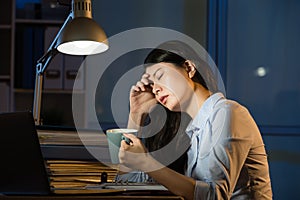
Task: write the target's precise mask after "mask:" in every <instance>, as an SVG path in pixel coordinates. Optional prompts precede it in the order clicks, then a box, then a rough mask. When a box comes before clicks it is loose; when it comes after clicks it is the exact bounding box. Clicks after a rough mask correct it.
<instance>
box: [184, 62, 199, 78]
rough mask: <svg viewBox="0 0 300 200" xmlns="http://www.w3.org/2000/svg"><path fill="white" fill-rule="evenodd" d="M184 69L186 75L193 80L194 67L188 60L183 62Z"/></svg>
mask: <svg viewBox="0 0 300 200" xmlns="http://www.w3.org/2000/svg"><path fill="white" fill-rule="evenodd" d="M184 65H185V69H186V71H187V73H188V76H189V78H193V77H194V76H195V74H196V65H195V63H193V62H192V61H190V60H186V61H185V62H184Z"/></svg>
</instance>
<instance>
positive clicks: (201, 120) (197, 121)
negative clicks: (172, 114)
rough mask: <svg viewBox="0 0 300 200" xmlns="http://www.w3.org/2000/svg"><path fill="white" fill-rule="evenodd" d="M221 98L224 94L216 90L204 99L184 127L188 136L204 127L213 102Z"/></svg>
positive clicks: (213, 104)
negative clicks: (192, 117)
mask: <svg viewBox="0 0 300 200" xmlns="http://www.w3.org/2000/svg"><path fill="white" fill-rule="evenodd" d="M222 98H224V95H223V94H222V93H220V92H218V93H214V94H212V95H211V96H210V97H208V98H207V99H206V100H205V101H204V103H203V105H202V106H201V108H200V110H199V111H198V113H197V115H196V116H195V118H194V119H193V120H192V121H191V122H190V123H189V125H188V126H187V128H186V133H187V134H188V136H189V137H192V135H193V133H194V131H195V130H199V129H202V128H203V127H204V124H205V123H206V121H207V119H208V117H209V115H210V114H211V112H212V110H213V108H214V106H215V104H216V103H217V102H218V101H219V100H220V99H222Z"/></svg>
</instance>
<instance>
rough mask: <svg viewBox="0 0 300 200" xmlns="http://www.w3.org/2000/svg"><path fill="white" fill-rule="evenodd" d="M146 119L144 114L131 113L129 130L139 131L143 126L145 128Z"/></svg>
mask: <svg viewBox="0 0 300 200" xmlns="http://www.w3.org/2000/svg"><path fill="white" fill-rule="evenodd" d="M145 119H146V114H144V113H133V112H130V113H129V117H128V124H127V127H128V128H133V129H137V130H139V129H140V127H141V126H143V124H144V122H145Z"/></svg>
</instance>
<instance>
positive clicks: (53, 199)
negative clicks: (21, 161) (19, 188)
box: [0, 195, 184, 200]
mask: <svg viewBox="0 0 300 200" xmlns="http://www.w3.org/2000/svg"><path fill="white" fill-rule="evenodd" d="M0 199H20V200H31V199H32V200H38V199H41V200H48V199H49V200H73V199H79V200H82V199H88V200H97V199H110V200H113V199H134V200H136V199H149V200H150V199H161V200H163V199H166V200H184V199H183V198H182V197H179V196H156V195H154V196H152V195H151V196H150V195H148V196H141V195H134V196H132V195H115V196H107V195H101V196H98V195H93V196H87V195H84V196H74V195H70V196H69V195H68V196H0Z"/></svg>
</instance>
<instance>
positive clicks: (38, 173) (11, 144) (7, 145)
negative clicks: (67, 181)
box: [0, 112, 166, 195]
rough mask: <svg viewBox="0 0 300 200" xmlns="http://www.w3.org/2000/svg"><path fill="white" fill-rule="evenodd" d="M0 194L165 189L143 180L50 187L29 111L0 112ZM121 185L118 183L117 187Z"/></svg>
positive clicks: (100, 192) (118, 191)
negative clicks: (137, 181) (95, 185)
mask: <svg viewBox="0 0 300 200" xmlns="http://www.w3.org/2000/svg"><path fill="white" fill-rule="evenodd" d="M0 130H1V131H0V137H1V138H0V159H1V164H0V195H50V194H103V193H122V192H125V191H127V192H128V191H141V190H143V191H145V190H152V191H160V190H163V191H166V189H165V188H163V189H162V187H157V186H155V185H152V186H151V187H152V188H151V187H149V185H148V186H147V187H145V184H141V185H140V186H138V185H137V184H133V185H127V184H126V185H123V184H122V185H119V184H107V185H106V184H104V185H101V184H100V185H99V186H97V187H86V189H74V188H63V189H58V190H51V189H50V182H49V177H48V173H47V170H46V166H45V161H44V158H43V155H42V151H41V147H40V143H39V139H38V135H37V131H36V127H35V123H34V119H33V115H32V113H31V112H12V113H0ZM120 186H121V187H120Z"/></svg>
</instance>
